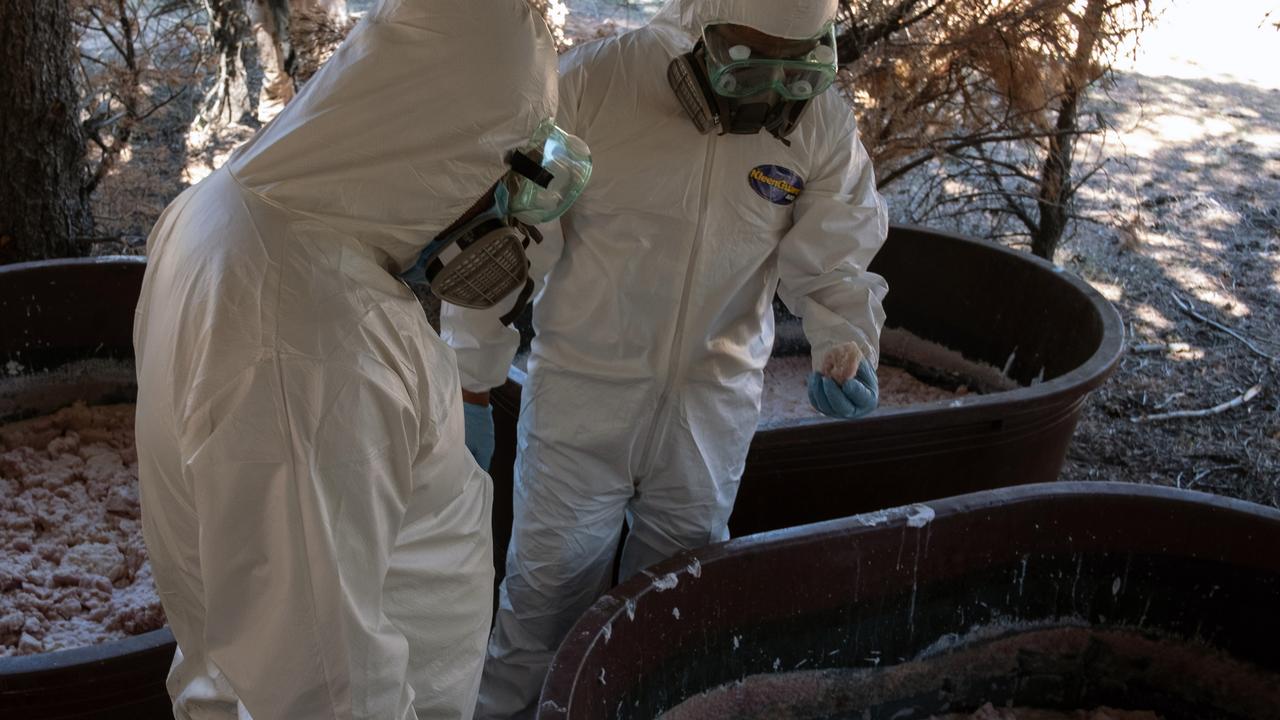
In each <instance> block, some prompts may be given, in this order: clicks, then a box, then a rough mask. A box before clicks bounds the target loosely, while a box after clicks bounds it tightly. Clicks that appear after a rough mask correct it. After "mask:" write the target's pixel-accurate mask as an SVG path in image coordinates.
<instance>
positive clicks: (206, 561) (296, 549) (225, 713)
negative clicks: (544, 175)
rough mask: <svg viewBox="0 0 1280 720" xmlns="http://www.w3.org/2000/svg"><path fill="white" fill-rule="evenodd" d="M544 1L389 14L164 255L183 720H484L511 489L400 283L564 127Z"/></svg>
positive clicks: (440, 349) (150, 357)
mask: <svg viewBox="0 0 1280 720" xmlns="http://www.w3.org/2000/svg"><path fill="white" fill-rule="evenodd" d="M554 63H555V55H554V51H553V49H552V41H551V38H550V35H549V33H548V32H547V30H546V27H545V25H544V24H543V23H542V22H541V20H540V19H538V18H537V17H536V16H534V15H533V14H532V13H531V12H530V11H529V9H528V8H527V7H526V6H525V4H524V3H523V2H522V1H521V0H385V1H384V2H383V3H382V4H381V5H380V6H379V7H378V9H376V10H375V11H373V12H372V13H371V14H370V15H369V16H368V17H367V18H366V19H365V21H363V22H362V23H361V24H360V25H359V26H358V27H357V28H356V29H355V30H354V31H353V33H352V34H351V36H350V37H349V38H348V39H347V41H346V42H345V43H344V44H343V45H342V47H341V48H340V49H339V50H338V51H337V53H336V54H335V55H334V56H333V58H332V59H331V60H330V61H329V62H328V63H327V64H326V65H325V66H324V68H323V69H322V70H321V71H320V72H319V73H318V74H317V75H316V76H314V77H313V78H312V79H311V81H310V82H309V83H308V84H307V85H306V87H305V88H304V90H303V91H302V92H301V93H300V94H299V95H298V97H297V98H295V100H294V101H293V102H292V103H290V104H289V106H288V107H287V108H286V109H285V110H284V111H283V112H282V113H281V114H280V115H279V116H278V117H277V118H276V119H275V121H274V122H272V123H271V124H270V125H269V126H267V127H266V128H264V129H263V130H262V131H261V132H259V133H258V134H257V135H256V136H255V137H254V138H253V139H252V140H251V141H250V142H249V143H248V144H247V145H245V146H244V147H242V148H241V149H240V150H238V151H237V152H236V153H235V154H234V155H233V157H232V158H231V159H230V161H229V162H228V164H227V166H226V167H224V168H222V169H221V170H219V171H217V172H215V173H214V174H213V175H211V176H210V177H209V178H207V179H206V180H205V181H203V182H202V183H200V184H199V185H198V186H196V187H194V188H192V189H190V190H188V191H186V192H185V193H183V194H182V195H181V196H180V197H179V198H178V199H177V200H175V201H174V202H173V204H171V205H170V206H169V208H168V209H167V210H166V211H165V212H164V214H163V215H162V216H161V218H160V221H159V222H158V224H157V226H156V228H155V229H154V230H153V232H152V235H151V238H150V239H149V241H148V249H149V256H150V257H149V262H148V267H147V273H146V278H145V280H144V284H143V289H142V295H141V298H140V300H139V304H138V309H137V314H136V317H135V325H134V345H135V349H136V351H137V362H138V385H139V392H138V416H137V438H138V455H139V458H138V460H139V475H140V481H141V500H142V507H143V519H144V532H145V536H146V541H147V546H148V549H149V552H150V556H151V562H152V564H153V567H154V569H155V576H156V582H157V586H158V589H159V591H160V596H161V600H162V601H163V603H164V607H165V611H166V613H167V615H168V618H169V624H170V627H171V628H172V629H173V633H174V635H175V637H176V638H177V641H178V647H179V649H180V652H179V653H178V654H177V655H176V656H175V658H174V664H173V667H172V670H171V672H170V676H169V689H170V692H171V694H172V695H173V698H174V712H175V715H176V716H177V717H178V718H180V719H185V718H199V719H205V718H210V719H212V718H241V720H243V719H244V718H249V717H253V718H256V719H257V720H268V719H272V718H307V719H308V720H311V719H316V718H377V719H379V720H386V719H388V718H395V719H402V718H467V717H470V716H471V713H472V710H473V708H474V702H475V697H476V690H477V686H478V683H479V669H480V664H481V660H482V658H483V652H484V638H485V635H486V633H487V630H488V624H489V619H490V610H491V604H492V603H491V598H492V580H493V578H492V564H491V560H492V547H491V537H490V524H489V523H490V520H489V512H490V500H491V493H492V491H491V488H490V482H489V478H488V476H487V475H485V474H484V472H483V471H481V470H480V469H479V468H478V467H477V466H476V464H475V463H474V461H473V460H472V459H471V455H470V453H468V451H467V449H466V447H465V445H464V442H463V413H462V406H461V399H460V397H459V394H458V382H459V378H458V374H457V369H456V365H455V361H454V358H453V353H452V352H451V351H450V350H449V348H448V347H447V346H446V345H445V344H444V343H443V342H442V341H440V339H439V338H438V337H437V336H436V335H435V334H434V333H433V331H432V330H431V328H430V326H429V325H428V324H427V321H426V318H425V315H424V313H423V311H422V309H421V307H420V306H419V304H418V302H417V300H416V299H415V298H414V295H413V293H411V292H410V291H409V289H408V288H407V287H406V286H405V285H404V284H403V283H402V282H400V280H399V279H398V278H397V277H396V274H397V273H399V272H401V271H403V270H404V269H406V268H407V267H408V266H409V265H410V264H411V263H412V262H413V260H414V259H415V257H416V255H417V254H418V252H419V251H420V250H421V249H422V248H423V247H424V246H425V245H426V244H427V242H428V241H429V240H430V239H431V238H432V237H433V236H434V235H436V234H437V233H438V232H439V231H440V230H442V229H443V228H444V227H446V226H447V225H449V224H450V223H451V222H453V221H454V220H455V219H456V218H457V217H458V216H459V215H461V214H462V213H463V212H464V211H465V210H466V209H467V208H468V207H469V206H471V204H472V203H474V202H475V200H476V199H477V198H478V197H480V196H481V195H482V194H483V193H484V192H485V190H486V189H487V188H488V187H489V186H491V185H492V184H493V183H494V182H495V181H496V180H497V179H498V178H499V177H501V175H502V174H503V173H504V172H505V171H506V165H505V163H504V155H505V153H506V152H507V151H508V150H510V149H513V148H515V147H517V146H519V145H520V144H521V143H522V142H524V141H525V140H526V139H527V138H528V137H529V136H530V135H531V134H532V133H533V130H534V129H535V127H536V126H537V125H538V123H539V122H540V121H541V120H542V119H544V118H546V117H549V116H551V115H553V114H554V111H555V102H556V81H555V72H554Z"/></svg>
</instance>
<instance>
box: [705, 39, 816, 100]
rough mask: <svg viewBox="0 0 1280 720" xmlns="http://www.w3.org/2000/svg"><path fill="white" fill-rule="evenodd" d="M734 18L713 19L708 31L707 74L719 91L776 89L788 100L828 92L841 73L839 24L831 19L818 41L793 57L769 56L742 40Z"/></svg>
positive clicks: (732, 94) (736, 93)
mask: <svg viewBox="0 0 1280 720" xmlns="http://www.w3.org/2000/svg"><path fill="white" fill-rule="evenodd" d="M739 27H741V26H737V25H733V24H730V23H716V24H711V25H708V26H707V27H706V28H705V29H704V30H703V33H702V40H703V44H704V46H705V47H706V58H707V75H708V79H709V80H710V81H711V88H712V89H713V90H714V91H715V92H716V93H717V94H719V95H723V96H724V97H729V98H743V97H750V96H752V95H757V94H759V93H762V92H766V91H770V90H772V91H774V92H776V93H778V95H780V96H782V97H783V98H785V99H787V100H808V99H810V98H813V97H816V96H818V95H820V94H822V93H823V92H824V91H825V90H826V89H827V88H829V87H831V83H832V82H834V81H835V77H836V30H835V25H834V24H831V23H828V24H827V26H826V27H825V28H823V30H822V32H821V33H819V34H818V35H816V36H814V37H813V38H811V41H812V43H813V45H812V47H811V48H810V49H809V50H807V51H806V52H805V53H804V54H803V55H800V56H798V57H790V58H776V57H768V56H766V55H764V54H762V53H761V52H759V51H757V50H755V49H753V48H752V47H751V46H750V45H748V44H746V43H745V42H742V40H741V38H740V33H739V32H738V31H737V28H739Z"/></svg>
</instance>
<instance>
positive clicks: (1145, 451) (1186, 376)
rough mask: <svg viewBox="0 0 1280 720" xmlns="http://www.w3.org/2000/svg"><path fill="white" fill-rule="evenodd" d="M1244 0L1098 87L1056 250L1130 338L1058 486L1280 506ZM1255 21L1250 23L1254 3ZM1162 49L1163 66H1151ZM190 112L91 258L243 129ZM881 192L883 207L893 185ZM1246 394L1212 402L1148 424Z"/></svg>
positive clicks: (1273, 192) (114, 179)
mask: <svg viewBox="0 0 1280 720" xmlns="http://www.w3.org/2000/svg"><path fill="white" fill-rule="evenodd" d="M1241 3H1242V4H1240V5H1237V4H1235V3H1233V4H1232V8H1233V12H1234V11H1235V10H1237V9H1239V10H1240V11H1241V12H1240V14H1241V17H1238V18H1234V17H1233V18H1232V19H1233V21H1234V22H1236V23H1237V25H1235V26H1232V28H1234V29H1232V28H1227V29H1220V30H1218V31H1216V32H1218V33H1219V36H1218V37H1216V41H1217V43H1218V44H1217V45H1215V44H1214V43H1213V42H1206V37H1210V36H1212V34H1213V32H1215V31H1211V30H1208V29H1207V28H1208V27H1209V25H1211V24H1212V23H1213V22H1215V21H1218V22H1220V21H1222V20H1223V18H1222V16H1225V15H1229V14H1224V13H1222V12H1220V11H1218V10H1213V9H1212V8H1208V9H1206V8H1200V9H1195V8H1193V5H1192V4H1189V3H1187V2H1181V3H1177V2H1175V3H1169V2H1168V1H1167V0H1166V2H1165V3H1164V4H1165V5H1167V6H1169V7H1168V8H1167V9H1169V11H1170V12H1171V13H1172V15H1168V14H1167V15H1166V17H1165V18H1164V19H1163V21H1162V22H1164V25H1163V26H1162V25H1157V26H1156V27H1155V28H1154V29H1153V30H1152V31H1151V32H1149V33H1148V34H1147V36H1146V39H1144V47H1146V48H1149V50H1148V51H1144V53H1145V54H1142V53H1140V55H1139V59H1138V60H1137V61H1134V62H1132V63H1130V64H1129V66H1128V67H1127V69H1124V70H1122V71H1120V72H1117V73H1116V74H1115V76H1114V83H1113V84H1112V85H1111V86H1110V87H1109V88H1108V89H1107V90H1106V91H1105V92H1100V93H1098V94H1097V95H1096V96H1095V98H1094V101H1093V103H1094V106H1093V108H1092V110H1094V111H1097V112H1100V113H1102V114H1103V116H1104V117H1106V119H1107V121H1108V124H1109V126H1110V127H1111V128H1112V131H1111V132H1110V133H1109V134H1108V136H1107V138H1106V140H1105V142H1106V144H1105V146H1103V147H1102V148H1101V149H1100V150H1099V148H1093V149H1092V150H1091V151H1089V150H1086V151H1085V153H1084V154H1089V152H1092V153H1093V154H1094V155H1097V154H1098V153H1099V152H1101V153H1102V154H1103V155H1104V156H1106V157H1109V158H1111V159H1112V160H1111V162H1110V164H1109V167H1108V170H1107V172H1106V173H1101V174H1099V175H1096V176H1094V178H1093V179H1091V180H1090V182H1089V183H1088V185H1086V186H1085V188H1083V190H1082V192H1081V194H1080V197H1079V203H1080V206H1079V211H1080V212H1081V213H1082V214H1083V215H1084V216H1086V217H1088V218H1089V221H1087V222H1077V223H1076V224H1075V226H1074V228H1073V230H1072V231H1071V235H1070V237H1069V238H1068V239H1067V240H1066V241H1065V242H1064V244H1063V246H1062V248H1061V249H1060V250H1059V254H1058V256H1057V258H1056V260H1057V262H1059V263H1060V264H1062V265H1063V266H1065V267H1066V268H1068V269H1070V270H1072V271H1074V272H1076V273H1078V274H1079V275H1081V276H1082V277H1084V278H1085V279H1086V280H1088V281H1089V282H1090V283H1092V284H1093V285H1094V286H1095V287H1097V288H1098V289H1099V291H1101V292H1102V293H1103V294H1104V295H1105V296H1106V297H1107V298H1108V299H1109V300H1111V301H1112V302H1113V303H1114V304H1115V305H1116V307H1117V309H1118V310H1119V312H1120V314H1121V316H1122V317H1123V319H1124V323H1125V327H1126V329H1127V331H1128V334H1129V338H1128V349H1127V350H1126V352H1125V355H1124V358H1123V360H1122V361H1121V364H1120V367H1119V368H1118V370H1117V371H1116V374H1115V375H1114V376H1113V377H1112V378H1111V379H1110V381H1109V382H1108V383H1107V384H1106V385H1105V386H1104V387H1103V388H1102V389H1101V390H1100V391H1098V392H1097V393H1095V394H1094V395H1093V397H1092V398H1091V400H1090V401H1089V403H1088V405H1087V408H1086V410H1085V412H1084V417H1083V419H1082V422H1081V424H1080V427H1079V429H1078V431H1077V434H1076V439H1075V442H1074V444H1073V446H1072V448H1071V450H1070V452H1069V457H1068V462H1067V466H1066V469H1065V471H1064V473H1063V479H1066V480H1121V481H1129V482H1139V483H1153V484H1160V485H1169V486H1177V487H1182V488H1192V489H1197V490H1205V491H1209V492H1214V493H1220V494H1224V495H1229V496H1232V497H1237V498H1243V499H1246V500H1251V501H1254V502H1259V503H1263V504H1268V505H1272V506H1276V507H1280V391H1278V390H1277V386H1276V384H1277V381H1278V380H1280V377H1278V375H1280V372H1278V371H1280V359H1278V356H1280V70H1277V69H1276V68H1280V62H1277V60H1280V50H1278V49H1277V48H1280V32H1277V31H1276V30H1275V29H1269V32H1270V34H1269V35H1266V34H1262V33H1263V30H1268V28H1258V27H1256V26H1257V25H1258V23H1257V22H1253V20H1251V19H1250V18H1252V15H1249V12H1251V10H1250V8H1252V6H1254V5H1258V6H1259V7H1261V5H1262V4H1264V3H1262V2H1261V0H1241ZM368 4H369V3H368V2H367V1H365V0H353V1H352V2H351V7H352V9H353V10H354V11H360V10H362V9H364V7H365V6H366V5H368ZM658 4H659V3H657V2H656V1H653V0H650V1H647V2H608V1H606V0H586V1H583V2H570V3H569V7H570V10H571V12H570V15H569V18H568V22H567V24H566V29H567V31H568V34H569V35H570V36H571V37H573V38H575V39H577V40H578V41H582V40H583V39H589V38H590V37H593V36H595V35H596V34H597V33H602V32H603V33H608V32H611V31H613V30H615V29H617V28H626V27H630V26H635V25H638V24H640V23H643V22H644V21H645V19H646V18H647V17H648V16H649V14H651V13H652V12H653V10H654V9H656V7H657V6H658ZM1200 5H1204V3H1201V4H1200ZM1246 6H1248V7H1246ZM1217 7H1218V8H1221V7H1222V6H1221V5H1218V6H1217ZM1214 12H1216V13H1217V16H1213V14H1212V13H1214ZM1196 13H1202V15H1196ZM1203 13H1208V14H1203ZM1254 14H1257V15H1259V17H1258V18H1257V19H1258V20H1259V21H1260V20H1261V16H1262V10H1257V12H1255V13H1254ZM1245 16H1248V17H1245ZM1225 27H1226V26H1224V28H1225ZM1249 43H1253V45H1250V44H1249ZM1189 48H1190V50H1189ZM1259 52H1261V53H1264V54H1263V55H1262V56H1261V57H1259V56H1258V53H1259ZM1179 53H1182V54H1183V55H1185V56H1186V57H1180V56H1179V55H1178V54H1179ZM1267 53H1269V57H1271V58H1272V60H1271V61H1269V62H1263V58H1264V57H1267V56H1268V55H1267ZM1157 56H1158V58H1159V59H1162V60H1163V61H1164V64H1161V63H1157V62H1154V61H1147V60H1149V59H1152V58H1157ZM1144 58H1145V59H1144ZM190 115H191V108H190V107H183V106H181V105H178V104H175V105H174V106H173V107H172V108H170V109H168V110H167V111H166V112H165V113H162V114H160V115H157V116H156V117H154V118H153V119H152V120H151V121H150V122H149V123H148V124H147V125H146V126H145V127H144V128H143V129H142V131H141V133H140V134H141V137H140V138H139V142H138V143H136V144H135V147H134V149H133V150H132V158H131V160H130V161H129V162H128V163H126V164H125V165H124V166H123V167H122V168H120V169H119V170H118V171H117V172H116V173H115V174H114V175H112V176H111V178H110V179H109V180H108V181H107V182H106V183H105V184H104V186H103V187H102V189H101V190H100V191H99V193H98V195H97V196H96V198H95V203H96V206H95V210H96V213H97V215H98V221H99V228H98V229H99V234H101V235H116V236H122V237H125V238H126V242H123V243H122V242H109V243H102V244H100V246H99V247H97V248H96V252H98V253H106V252H120V251H122V250H123V251H126V252H141V251H142V249H141V248H140V247H139V244H140V239H141V238H143V237H145V235H146V233H147V232H148V231H149V229H150V225H151V223H152V222H153V221H154V218H155V217H156V216H157V215H158V214H159V212H160V210H161V209H163V207H164V205H165V203H166V202H168V200H169V199H171V198H172V197H173V196H175V195H176V194H177V193H178V192H180V191H181V190H182V189H183V188H184V187H186V186H187V185H188V184H189V183H192V182H195V181H197V180H198V179H199V178H200V177H203V175H205V174H207V173H208V172H209V171H210V170H211V169H212V168H213V167H215V166H216V165H217V164H218V163H219V162H221V160H222V159H223V158H225V155H226V154H227V152H229V150H230V149H231V148H232V147H234V145H235V144H236V143H238V142H240V141H242V140H243V139H244V138H247V137H248V136H249V135H250V134H251V133H252V131H253V129H252V128H243V127H235V128H231V129H230V130H225V131H221V132H219V133H215V134H209V135H201V134H195V133H188V131H187V127H186V124H185V119H187V118H189V117H190ZM887 195H888V197H889V199H890V202H891V207H892V203H893V200H894V198H895V195H896V193H894V192H887ZM894 214H895V215H897V216H898V217H901V216H900V214H899V213H897V212H895V213H894ZM952 229H962V230H963V229H965V228H963V227H958V228H952ZM1180 302H1181V303H1184V305H1183V306H1182V307H1180V305H1179V303H1180ZM1192 313H1194V315H1193V314H1192ZM1062 331H1063V332H1070V331H1071V329H1070V328H1063V329H1062ZM1253 388H1257V390H1256V391H1254V392H1250V390H1251V389H1253ZM1244 397H1247V398H1248V400H1247V402H1245V401H1239V402H1238V405H1237V406H1233V407H1230V408H1229V409H1226V410H1224V411H1221V412H1213V413H1205V414H1202V415H1200V416H1196V417H1181V418H1171V419H1165V420H1159V419H1157V420H1150V421H1148V420H1145V419H1144V418H1145V416H1150V415H1155V414H1160V413H1169V412H1175V411H1201V410H1208V409H1212V408H1214V407H1215V406H1219V405H1221V404H1224V403H1230V402H1231V401H1233V400H1236V399H1237V398H1244Z"/></svg>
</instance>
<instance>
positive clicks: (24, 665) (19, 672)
mask: <svg viewBox="0 0 1280 720" xmlns="http://www.w3.org/2000/svg"><path fill="white" fill-rule="evenodd" d="M171 645H172V646H174V647H175V648H176V647H177V645H176V641H175V640H174V637H173V631H172V630H170V629H169V625H168V624H165V625H164V626H163V627H161V628H159V629H157V630H148V631H147V632H144V633H141V634H139V635H131V636H129V637H126V638H120V639H118V640H108V641H106V642H101V643H97V644H95V645H85V646H82V647H78V648H67V649H65V650H54V651H53V652H45V653H37V654H35V655H12V656H9V657H4V658H0V688H3V687H4V686H5V684H6V683H8V682H12V681H14V680H17V679H20V678H23V677H28V676H35V675H39V674H42V673H47V672H53V671H66V670H70V669H72V668H77V667H78V668H82V669H88V668H91V667H93V666H96V665H101V664H103V663H108V662H112V661H117V660H122V659H124V658H126V657H129V656H134V655H139V654H142V653H148V652H153V651H156V650H163V649H164V648H165V647H166V646H171Z"/></svg>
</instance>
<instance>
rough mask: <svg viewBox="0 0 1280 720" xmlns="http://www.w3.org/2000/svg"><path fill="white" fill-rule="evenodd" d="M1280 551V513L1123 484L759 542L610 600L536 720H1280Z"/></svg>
mask: <svg viewBox="0 0 1280 720" xmlns="http://www.w3.org/2000/svg"><path fill="white" fill-rule="evenodd" d="M1278 546H1280V511H1276V510H1274V509H1270V508H1265V507H1262V506H1258V505H1252V504H1249V503H1244V502H1240V501H1234V500H1228V499H1224V498H1218V497H1213V496H1209V495H1204V494H1200V493H1194V492H1187V491H1178V490H1171V489H1165V488H1153V487H1144V486H1135V485H1124V484H1118V483H1117V484H1112V483H1055V484H1042V485H1029V486H1022V487H1016V488H1004V489H997V490H989V491H984V492H980V493H974V494H969V495H964V496H959V497H952V498H947V499H943V500H940V501H931V502H929V503H926V504H918V505H911V506H905V507H902V508H897V509H893V510H888V511H878V512H875V513H869V514H864V515H858V516H853V517H849V518H843V519H839V520H831V521H826V522H823V523H817V524H813V525H808V526H803V527H797V528H790V529H787V530H780V531H776V532H772V533H764V534H759V535H754V536H750V537H744V538H740V539H737V540H732V541H730V542H728V543H724V544H719V545H714V546H711V547H707V548H703V549H701V550H697V551H693V552H688V553H684V554H682V555H679V556H677V557H675V558H672V559H671V560H669V561H666V562H664V563H661V564H659V565H656V566H654V567H651V568H649V569H648V570H647V571H645V572H643V573H641V574H639V575H637V576H636V577H634V578H632V579H631V580H629V581H627V582H625V583H623V584H622V585H620V586H618V587H616V588H614V589H613V590H611V591H610V592H609V593H607V594H606V595H605V596H604V597H602V598H601V599H600V600H599V601H598V602H597V603H596V604H595V605H594V606H593V607H592V608H591V609H590V610H589V611H588V612H587V613H586V614H585V615H584V616H583V617H582V618H581V619H580V620H579V621H578V623H577V625H576V626H575V627H574V628H573V630H572V631H571V632H570V634H569V637H568V639H567V640H566V641H565V642H564V644H563V645H561V647H560V649H559V651H558V653H557V654H556V656H555V660H554V661H553V663H552V666H551V671H550V674H549V676H548V678H547V680H546V684H545V685H544V688H543V693H542V698H541V701H540V703H539V706H538V713H537V717H538V718H539V719H540V720H552V719H553V718H554V719H557V720H558V719H568V720H587V719H590V720H597V719H598V718H614V719H616V720H627V719H630V718H635V719H644V720H649V719H650V718H655V717H660V716H661V715H663V713H665V712H667V711H670V710H671V709H672V708H674V707H677V706H680V705H681V704H682V703H685V705H684V706H683V707H682V708H681V710H688V711H689V713H688V714H684V715H680V714H678V713H672V716H673V717H679V718H687V717H701V718H735V719H737V720H752V719H754V718H777V717H794V718H842V719H843V718H860V719H866V720H890V719H893V720H917V719H923V718H928V717H930V716H931V715H944V714H947V713H969V712H973V711H975V710H977V709H978V708H980V707H981V706H982V705H984V704H986V703H991V704H992V705H993V706H995V707H996V708H1003V707H1007V706H1013V707H1032V708H1040V709H1046V710H1057V711H1060V712H1068V713H1069V712H1073V711H1075V710H1077V709H1086V710H1089V709H1095V708H1098V707H1109V708H1115V709H1119V710H1128V711H1135V712H1137V711H1146V712H1153V713H1155V714H1156V715H1157V716H1158V717H1160V718H1163V719H1164V720H1207V719H1210V718H1213V719H1223V720H1225V719H1232V720H1243V719H1244V718H1250V719H1252V720H1264V719H1274V718H1280V613H1277V612H1276V609H1277V608H1280V556H1277V554H1276V553H1275V552H1273V551H1272V550H1273V549H1274V548H1276V547H1278ZM691 706H692V707H691ZM1068 716H1069V717H1084V716H1083V715H1081V716H1075V715H1066V716H1063V717H1068ZM1037 717H1039V716H1037ZM1146 717H1151V716H1150V715H1147V716H1146Z"/></svg>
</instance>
